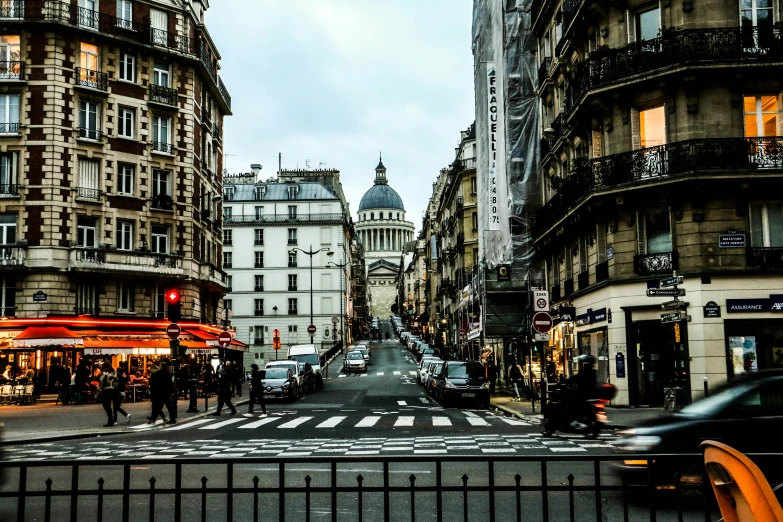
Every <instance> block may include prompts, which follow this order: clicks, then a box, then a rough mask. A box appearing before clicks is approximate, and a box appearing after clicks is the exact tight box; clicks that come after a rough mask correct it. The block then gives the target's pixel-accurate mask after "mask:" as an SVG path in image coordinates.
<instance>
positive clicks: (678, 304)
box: [661, 299, 688, 310]
mask: <svg viewBox="0 0 783 522" xmlns="http://www.w3.org/2000/svg"><path fill="white" fill-rule="evenodd" d="M686 306H688V303H686V302H685V301H678V300H677V299H675V300H674V301H666V302H665V303H661V308H663V309H664V310H673V309H676V308H685V307H686Z"/></svg>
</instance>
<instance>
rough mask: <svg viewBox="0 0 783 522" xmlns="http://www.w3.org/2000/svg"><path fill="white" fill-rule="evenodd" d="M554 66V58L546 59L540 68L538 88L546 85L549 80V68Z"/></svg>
mask: <svg viewBox="0 0 783 522" xmlns="http://www.w3.org/2000/svg"><path fill="white" fill-rule="evenodd" d="M551 65H552V58H544V61H543V62H541V65H539V66H538V86H539V87H541V86H542V85H544V82H545V81H547V80H548V79H549V67H550V66H551Z"/></svg>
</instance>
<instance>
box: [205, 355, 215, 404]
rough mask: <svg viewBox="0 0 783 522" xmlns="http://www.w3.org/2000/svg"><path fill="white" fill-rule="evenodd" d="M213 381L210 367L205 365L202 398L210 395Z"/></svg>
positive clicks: (213, 374)
mask: <svg viewBox="0 0 783 522" xmlns="http://www.w3.org/2000/svg"><path fill="white" fill-rule="evenodd" d="M214 380H215V372H214V370H213V369H212V365H211V364H209V363H207V365H206V366H205V367H204V397H207V396H209V394H210V393H212V392H213V391H214V390H213V385H214Z"/></svg>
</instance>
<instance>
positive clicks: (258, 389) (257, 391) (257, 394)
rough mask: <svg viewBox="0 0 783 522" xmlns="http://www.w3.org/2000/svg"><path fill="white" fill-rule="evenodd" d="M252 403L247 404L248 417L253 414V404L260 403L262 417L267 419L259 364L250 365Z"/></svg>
mask: <svg viewBox="0 0 783 522" xmlns="http://www.w3.org/2000/svg"><path fill="white" fill-rule="evenodd" d="M250 368H251V370H250V401H249V402H248V403H247V413H246V414H245V416H246V417H248V416H251V415H252V414H253V403H254V402H256V401H258V404H260V405H261V411H262V412H263V413H261V416H262V417H266V404H265V403H264V389H263V386H262V384H261V372H260V371H259V369H258V365H257V364H251V365H250Z"/></svg>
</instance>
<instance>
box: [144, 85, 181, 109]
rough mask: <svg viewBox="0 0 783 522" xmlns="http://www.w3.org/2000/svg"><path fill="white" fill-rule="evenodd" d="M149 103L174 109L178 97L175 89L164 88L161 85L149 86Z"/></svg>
mask: <svg viewBox="0 0 783 522" xmlns="http://www.w3.org/2000/svg"><path fill="white" fill-rule="evenodd" d="M150 101H151V102H155V103H164V104H166V105H172V106H174V107H176V106H177V103H178V101H179V95H178V94H177V89H172V88H170V87H164V86H162V85H150Z"/></svg>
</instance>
